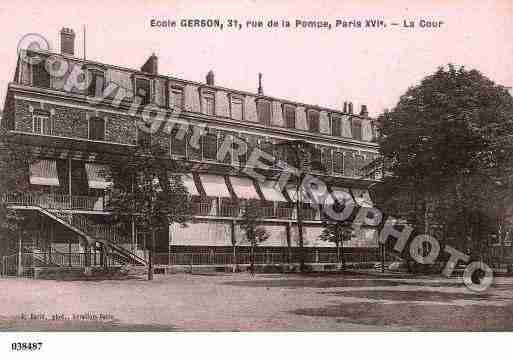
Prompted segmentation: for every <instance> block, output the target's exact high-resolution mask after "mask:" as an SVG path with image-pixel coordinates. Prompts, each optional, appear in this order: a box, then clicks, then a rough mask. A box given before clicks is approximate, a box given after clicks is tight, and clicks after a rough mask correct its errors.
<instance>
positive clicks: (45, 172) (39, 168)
mask: <svg viewBox="0 0 513 359" xmlns="http://www.w3.org/2000/svg"><path fill="white" fill-rule="evenodd" d="M30 184H35V185H41V186H59V176H58V175H57V162H56V161H55V160H39V161H36V162H34V163H31V164H30Z"/></svg>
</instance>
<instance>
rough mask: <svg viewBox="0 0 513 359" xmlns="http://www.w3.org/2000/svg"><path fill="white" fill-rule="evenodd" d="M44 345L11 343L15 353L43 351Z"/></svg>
mask: <svg viewBox="0 0 513 359" xmlns="http://www.w3.org/2000/svg"><path fill="white" fill-rule="evenodd" d="M42 346H43V343H41V342H39V343H35V342H34V343H20V342H17V343H11V350H13V351H36V350H41V347H42Z"/></svg>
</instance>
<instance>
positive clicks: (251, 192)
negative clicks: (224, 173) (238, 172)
mask: <svg viewBox="0 0 513 359" xmlns="http://www.w3.org/2000/svg"><path fill="white" fill-rule="evenodd" d="M230 183H231V184H232V188H233V191H234V192H235V195H236V196H237V198H238V199H260V196H259V195H258V192H257V191H256V188H255V185H254V184H253V181H252V180H251V179H250V178H246V177H235V176H230Z"/></svg>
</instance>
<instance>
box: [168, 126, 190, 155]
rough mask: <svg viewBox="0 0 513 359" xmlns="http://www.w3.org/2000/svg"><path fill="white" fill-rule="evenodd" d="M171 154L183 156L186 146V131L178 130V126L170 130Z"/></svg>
mask: <svg viewBox="0 0 513 359" xmlns="http://www.w3.org/2000/svg"><path fill="white" fill-rule="evenodd" d="M170 141H171V144H170V148H171V154H172V155H176V156H185V155H186V152H185V151H186V147H187V136H186V133H185V132H183V131H180V129H179V128H173V130H172V131H171V138H170Z"/></svg>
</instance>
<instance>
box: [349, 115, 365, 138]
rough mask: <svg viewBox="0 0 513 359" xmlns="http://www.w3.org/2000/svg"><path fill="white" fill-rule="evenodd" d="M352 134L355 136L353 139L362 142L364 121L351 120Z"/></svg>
mask: <svg viewBox="0 0 513 359" xmlns="http://www.w3.org/2000/svg"><path fill="white" fill-rule="evenodd" d="M351 132H352V134H353V138H354V139H355V140H359V141H361V140H362V121H360V120H359V119H356V118H353V119H352V120H351Z"/></svg>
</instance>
